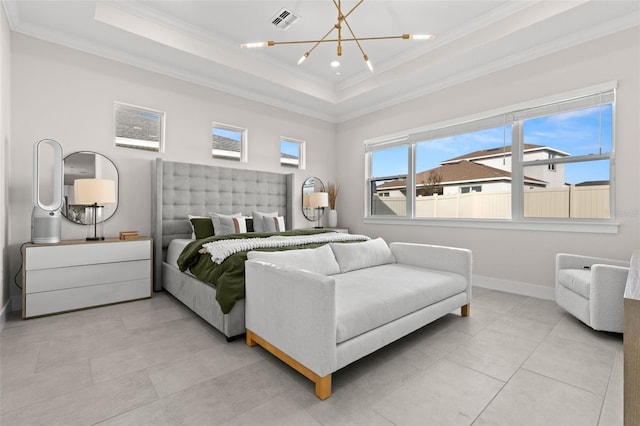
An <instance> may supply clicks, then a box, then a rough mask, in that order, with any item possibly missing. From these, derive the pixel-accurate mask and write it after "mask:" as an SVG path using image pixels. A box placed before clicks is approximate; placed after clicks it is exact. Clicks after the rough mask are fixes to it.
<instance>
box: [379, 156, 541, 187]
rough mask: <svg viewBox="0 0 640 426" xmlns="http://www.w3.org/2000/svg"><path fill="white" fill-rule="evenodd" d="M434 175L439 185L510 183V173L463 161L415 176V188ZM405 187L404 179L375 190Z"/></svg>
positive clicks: (386, 183) (531, 180)
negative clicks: (487, 182)
mask: <svg viewBox="0 0 640 426" xmlns="http://www.w3.org/2000/svg"><path fill="white" fill-rule="evenodd" d="M431 173H435V174H438V175H440V184H444V185H451V184H454V183H455V184H458V183H461V182H479V181H497V180H503V181H510V180H511V173H510V172H508V171H505V170H501V169H497V168H495V167H491V166H487V165H485V164H480V163H474V162H473V161H469V160H463V161H458V162H456V163H445V164H442V165H441V166H439V167H436V168H434V169H430V170H425V171H423V172H420V173H417V174H416V186H421V185H424V184H426V183H427V182H428V180H429V175H430V174H431ZM525 180H526V181H527V182H529V183H541V184H542V183H545V182H544V181H542V180H540V179H535V178H531V177H527V176H525ZM406 186H407V182H406V179H401V180H397V181H391V182H385V183H383V184H381V185H378V186H377V187H376V188H377V189H378V190H380V189H391V188H404V187H406Z"/></svg>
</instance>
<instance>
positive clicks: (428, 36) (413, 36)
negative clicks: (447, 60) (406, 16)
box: [409, 34, 436, 40]
mask: <svg viewBox="0 0 640 426" xmlns="http://www.w3.org/2000/svg"><path fill="white" fill-rule="evenodd" d="M409 38H410V39H411V40H433V39H435V38H436V36H434V35H432V34H410V35H409Z"/></svg>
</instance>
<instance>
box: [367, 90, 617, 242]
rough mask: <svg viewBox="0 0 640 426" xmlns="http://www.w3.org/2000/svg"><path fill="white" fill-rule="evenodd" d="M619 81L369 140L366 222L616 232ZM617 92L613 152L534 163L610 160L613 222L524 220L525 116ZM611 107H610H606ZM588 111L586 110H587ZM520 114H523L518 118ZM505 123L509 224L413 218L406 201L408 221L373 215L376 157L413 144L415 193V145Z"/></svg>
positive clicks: (410, 185)
mask: <svg viewBox="0 0 640 426" xmlns="http://www.w3.org/2000/svg"><path fill="white" fill-rule="evenodd" d="M616 89H617V81H610V82H606V83H602V84H598V85H594V86H590V87H586V88H583V89H579V90H574V91H571V92H565V93H560V94H557V95H553V96H548V97H544V98H539V99H535V100H531V101H527V102H523V103H520V104H515V105H510V106H507V107H504V108H499V109H495V110H491V111H486V112H484V113H479V114H474V115H469V116H465V117H461V118H457V119H453V120H447V121H444V122H439V123H434V124H432V125H429V126H425V127H421V128H416V129H412V130H409V131H404V132H402V133H397V134H393V135H387V136H384V137H380V138H375V139H369V140H366V141H365V142H364V145H365V180H364V182H365V185H364V187H365V188H364V190H365V197H364V202H365V205H364V212H365V216H364V218H363V221H364V223H367V224H398V223H402V224H408V225H418V226H424V225H427V226H453V227H466V228H489V229H521V230H543V231H568V232H593V233H610V234H615V233H618V230H619V224H618V223H617V222H616V220H615V218H616V212H615V208H616V204H615V170H614V169H615V116H616V101H615V91H616ZM606 92H612V93H613V101H612V102H611V103H612V115H613V117H612V122H613V125H612V133H613V134H612V147H611V153H608V154H600V155H589V156H572V157H570V158H569V159H564V158H553V159H549V160H538V161H537V162H536V163H535V164H554V165H555V164H558V163H567V162H580V161H592V160H598V159H608V160H609V161H610V182H609V184H610V191H609V192H610V194H609V196H610V213H611V214H610V216H611V217H610V218H607V219H576V218H569V219H564V218H561V219H560V218H558V219H556V218H549V219H547V218H525V217H523V216H524V215H523V209H524V202H523V200H524V184H523V183H524V168H525V166H527V165H533V163H531V162H524V161H522V160H521V159H522V143H523V141H522V123H523V120H524V119H526V118H529V116H528V115H526V114H527V113H530V114H536V113H538V114H539V111H536V110H535V109H537V108H542V109H544V110H550V109H551V108H553V106H554V105H559V104H561V103H563V102H568V101H572V100H579V99H580V98H587V97H591V96H593V95H597V94H599V93H606ZM607 103H609V102H607ZM586 107H587V106H585V108H586ZM521 111H525V115H523V116H519V113H520V112H521ZM494 122H495V123H497V125H493V123H494ZM504 124H511V125H512V141H513V142H512V147H511V150H512V161H513V164H512V187H511V199H512V209H511V210H512V217H511V219H457V218H455V219H454V218H452V219H446V218H417V217H415V197H413V196H407V200H406V201H407V205H406V209H407V215H406V216H379V215H376V216H373V215H371V210H370V209H371V202H372V199H371V198H372V193H371V192H372V191H371V188H370V186H371V179H372V178H376V180H379V178H380V177H378V176H375V177H372V176H371V170H372V164H371V162H372V155H371V154H372V152H373V151H377V150H382V149H386V148H391V147H394V146H400V145H409V146H410V149H409V155H408V157H409V158H408V161H409V171H408V176H407V189H406V191H407V194H415V185H416V183H415V166H414V164H415V151H416V148H415V147H416V144H417V143H419V142H424V141H426V140H431V139H437V138H440V137H444V136H450V135H452V134H461V133H470V132H473V131H475V130H481V129H488V128H491V127H498V126H502V125H504Z"/></svg>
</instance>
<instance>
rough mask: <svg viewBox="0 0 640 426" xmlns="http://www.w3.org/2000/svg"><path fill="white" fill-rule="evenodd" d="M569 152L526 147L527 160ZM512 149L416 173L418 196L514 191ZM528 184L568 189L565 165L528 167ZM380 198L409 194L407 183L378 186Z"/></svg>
mask: <svg viewBox="0 0 640 426" xmlns="http://www.w3.org/2000/svg"><path fill="white" fill-rule="evenodd" d="M569 155H570V154H569V153H566V152H563V151H560V150H557V149H555V148H550V147H548V146H541V145H533V144H525V145H524V151H523V161H535V160H538V159H545V160H547V159H549V158H555V157H566V156H569ZM511 157H512V155H511V146H505V147H499V148H491V149H485V150H480V151H475V152H471V153H468V154H465V155H461V156H459V157H455V158H451V159H449V160H445V161H442V162H441V163H440V166H439V167H436V168H433V169H430V170H425V171H422V172H418V173H417V174H416V194H417V195H418V196H420V195H422V196H429V195H434V194H438V195H451V194H458V193H463V194H465V193H469V192H498V191H509V190H510V189H511V160H512V158H511ZM524 182H525V185H526V186H527V187H528V188H529V189H533V188H557V187H562V186H565V185H566V183H565V179H564V165H563V164H558V165H554V164H544V165H540V166H532V167H527V173H526V175H525V176H524ZM376 190H377V191H376V194H377V195H378V196H380V197H393V196H405V195H406V180H405V179H400V180H395V181H390V182H385V183H382V184H380V185H378V186H377V187H376Z"/></svg>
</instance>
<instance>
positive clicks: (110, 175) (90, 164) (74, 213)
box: [61, 151, 119, 225]
mask: <svg viewBox="0 0 640 426" xmlns="http://www.w3.org/2000/svg"><path fill="white" fill-rule="evenodd" d="M76 179H109V180H113V181H114V182H115V183H116V198H115V203H113V204H105V206H104V212H103V216H102V218H103V219H102V221H103V222H104V221H105V220H107V219H109V218H110V217H111V216H113V214H114V213H115V212H116V209H117V208H118V192H119V191H118V189H119V182H118V169H117V168H116V165H115V164H113V162H112V161H111V160H110V159H108V158H107V157H105V156H104V155H102V154H98V153H97V152H91V151H80V152H74V153H72V154H69V155H67V156H66V157H64V194H63V195H64V203H63V205H62V209H61V212H62V215H63V216H64V217H66V218H67V219H69V220H70V221H71V222H73V223H77V224H81V225H85V224H87V223H88V221H89V222H90V219H91V217H90V215H87V214H86V213H85V209H86V208H87V206H86V205H79V204H76V203H75V200H74V190H73V183H74V181H75V180H76Z"/></svg>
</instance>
